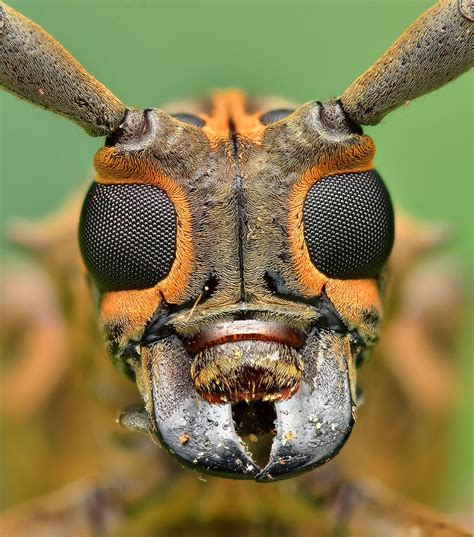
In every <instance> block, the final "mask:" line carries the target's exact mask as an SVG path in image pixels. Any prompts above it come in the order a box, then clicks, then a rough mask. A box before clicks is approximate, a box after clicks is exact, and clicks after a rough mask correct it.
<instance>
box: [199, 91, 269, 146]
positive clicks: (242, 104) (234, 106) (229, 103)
mask: <svg viewBox="0 0 474 537" xmlns="http://www.w3.org/2000/svg"><path fill="white" fill-rule="evenodd" d="M212 103H213V109H212V113H211V115H210V116H207V117H205V118H204V119H205V121H206V125H205V127H203V131H204V132H205V134H206V136H207V137H208V138H209V140H210V141H211V143H212V144H215V143H216V142H217V141H218V140H220V139H223V138H226V139H228V138H229V136H230V134H231V133H230V128H231V126H233V128H234V129H235V132H236V133H238V134H239V135H241V136H245V138H249V139H250V140H252V141H254V142H255V143H258V142H260V140H261V139H262V136H263V131H264V130H265V127H264V125H262V124H261V123H260V120H259V118H260V115H261V113H260V112H256V113H254V114H249V113H248V112H247V111H246V105H247V98H246V95H245V93H243V92H242V91H238V90H228V91H218V92H215V93H214V95H213V100H212Z"/></svg>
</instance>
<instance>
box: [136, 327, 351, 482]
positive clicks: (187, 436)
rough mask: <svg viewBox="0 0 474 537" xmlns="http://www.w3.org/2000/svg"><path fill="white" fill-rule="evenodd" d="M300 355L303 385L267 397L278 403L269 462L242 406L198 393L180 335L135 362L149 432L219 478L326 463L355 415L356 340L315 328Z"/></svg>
mask: <svg viewBox="0 0 474 537" xmlns="http://www.w3.org/2000/svg"><path fill="white" fill-rule="evenodd" d="M246 343H247V344H248V343H252V344H254V345H255V346H256V347H258V345H259V344H260V343H261V342H259V341H252V342H248V341H247V342H246ZM239 344H242V342H239V343H237V344H236V345H239ZM298 354H299V355H300V356H301V359H302V361H303V362H304V370H303V371H302V373H301V380H300V381H299V382H298V385H297V389H295V390H294V391H293V393H291V394H288V395H290V396H289V397H286V398H285V397H280V398H275V399H279V400H276V401H272V402H267V403H265V404H266V405H274V413H275V415H276V420H275V423H274V424H271V425H272V427H271V428H272V429H273V428H275V429H276V436H275V438H274V439H273V444H272V448H271V452H270V457H269V461H268V463H267V465H266V466H265V467H264V468H260V467H259V466H258V465H257V464H256V463H255V462H254V461H253V460H252V457H251V455H250V454H249V453H248V452H247V449H246V446H245V444H244V443H243V441H242V440H241V439H240V437H239V436H238V434H237V433H238V431H237V430H236V428H237V426H236V424H235V423H234V420H235V419H236V415H235V413H234V415H233V409H235V407H236V405H234V404H232V403H231V402H227V403H220V404H212V403H210V402H209V401H207V400H205V399H204V398H202V397H201V396H200V395H199V394H198V392H197V391H196V386H195V385H194V382H193V379H192V376H191V373H190V370H191V366H192V362H193V357H192V356H191V355H190V354H189V353H188V352H187V351H186V349H185V347H184V345H183V344H182V342H181V341H180V340H179V339H178V338H177V337H176V336H172V337H170V338H167V339H165V340H162V341H159V342H157V343H155V344H153V345H151V346H149V347H145V348H143V349H142V359H141V362H140V364H138V363H137V365H136V367H135V373H136V381H137V385H138V387H139V390H140V392H141V394H142V397H143V400H144V402H145V407H146V410H147V413H148V416H149V419H150V427H151V430H150V432H151V433H152V435H153V436H154V437H155V438H156V439H158V441H159V442H160V444H161V445H163V446H164V447H165V448H166V449H168V451H170V452H171V454H173V455H174V456H175V457H176V458H178V460H180V462H182V463H183V464H184V465H186V466H188V467H191V468H193V469H195V470H196V471H199V472H203V473H209V474H214V475H218V476H221V477H227V478H232V479H256V480H257V481H261V482H267V481H272V480H277V479H285V478H290V477H293V476H294V475H297V474H299V473H302V472H305V471H308V470H311V469H313V468H315V467H317V466H320V465H322V464H324V463H325V462H327V461H328V460H329V459H330V458H332V457H333V456H334V455H335V454H336V453H337V452H338V451H339V450H340V449H341V447H342V446H343V444H344V443H345V441H346V439H347V437H348V436H349V434H350V432H351V429H352V425H353V421H354V412H355V402H354V401H353V397H352V392H353V390H351V384H352V383H353V382H355V379H354V378H353V368H352V366H351V360H352V358H351V356H350V345H349V342H348V338H347V336H343V335H338V334H334V333H332V332H329V331H315V332H313V333H311V334H310V335H309V336H308V339H307V341H306V343H305V345H304V346H303V347H302V348H301V349H300V350H299V351H298ZM243 399H245V397H244V398H243ZM242 404H243V405H245V406H246V403H239V405H240V406H239V411H240V412H242ZM248 410H249V412H250V411H251V406H250V405H249V406H248ZM244 413H245V410H244ZM237 421H240V420H237ZM267 425H268V423H267ZM252 426H254V424H252ZM248 432H249V431H248ZM253 432H255V433H257V434H258V433H259V431H257V430H254V431H253ZM260 432H262V431H260Z"/></svg>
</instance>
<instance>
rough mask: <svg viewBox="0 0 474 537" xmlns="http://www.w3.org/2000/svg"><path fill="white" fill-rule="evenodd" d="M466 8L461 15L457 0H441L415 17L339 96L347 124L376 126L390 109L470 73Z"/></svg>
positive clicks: (472, 55) (472, 46)
mask: <svg viewBox="0 0 474 537" xmlns="http://www.w3.org/2000/svg"><path fill="white" fill-rule="evenodd" d="M464 4H465V2H464V3H463V2H461V3H460V5H461V6H464ZM468 9H469V8H468V7H465V9H463V10H462V13H461V9H460V8H459V7H458V0H441V1H440V2H438V3H437V4H436V5H435V6H433V7H432V8H431V9H429V10H428V11H427V12H426V13H424V14H423V15H421V17H419V18H418V19H417V20H416V21H415V22H414V23H413V24H412V25H411V26H410V27H409V28H408V29H407V30H406V32H405V33H404V34H403V35H402V36H401V37H400V38H399V39H398V40H397V41H396V42H395V43H394V44H393V45H392V46H391V47H390V48H389V49H388V50H387V52H386V53H385V54H384V55H383V56H382V57H381V58H380V59H379V60H378V61H377V62H376V63H375V64H374V65H373V66H372V67H370V69H368V70H367V71H366V72H365V73H364V74H363V75H362V76H360V77H359V78H358V79H357V80H356V81H355V82H354V83H353V84H352V85H351V86H350V87H349V88H348V89H347V90H346V91H345V92H344V94H343V95H342V98H341V102H342V106H343V108H344V110H345V111H346V113H347V114H348V115H349V117H350V118H351V119H352V121H355V122H356V123H358V124H360V125H377V123H379V122H380V120H381V119H382V118H383V117H384V116H385V115H386V114H388V113H389V112H391V111H392V110H394V109H395V108H398V107H399V106H401V105H402V104H404V103H406V102H407V101H409V100H411V99H415V98H416V97H419V96H420V95H424V94H425V93H428V92H430V91H433V90H435V89H437V88H439V87H440V86H443V85H444V84H447V83H448V82H450V81H451V80H453V79H454V78H456V77H458V76H459V75H461V74H462V73H464V72H465V71H467V70H468V69H470V67H472V65H473V63H474V42H473V39H472V14H471V19H469V18H468V16H467V11H466V10H468ZM470 9H471V11H472V7H471V8H470Z"/></svg>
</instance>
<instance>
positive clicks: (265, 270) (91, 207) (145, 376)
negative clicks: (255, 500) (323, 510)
mask: <svg viewBox="0 0 474 537" xmlns="http://www.w3.org/2000/svg"><path fill="white" fill-rule="evenodd" d="M473 18H474V17H473V12H472V5H471V2H469V1H465V0H440V1H439V2H438V3H437V4H435V5H434V6H433V7H432V8H431V9H429V10H428V11H427V12H426V13H425V14H423V15H422V16H421V17H420V18H419V19H417V20H416V21H415V22H414V23H413V24H412V25H411V26H410V27H409V28H408V30H406V32H405V33H404V34H403V35H402V36H401V37H400V38H399V39H398V40H397V41H396V42H395V43H394V44H393V45H392V47H390V48H389V50H388V51H387V52H386V53H385V54H384V55H383V56H382V57H381V58H380V59H379V60H378V61H377V62H376V63H375V64H374V65H373V66H372V67H371V68H370V69H368V71H366V72H365V73H364V74H363V75H362V76H361V77H359V78H358V79H357V80H356V81H355V82H354V83H353V84H352V85H351V86H350V87H349V88H348V89H347V90H346V91H345V92H344V93H343V94H342V96H341V97H340V98H334V99H329V100H327V101H325V102H319V101H313V102H309V103H307V104H305V105H303V106H301V107H300V108H297V109H270V108H268V107H267V108H265V107H263V109H258V110H257V109H256V107H255V101H254V100H253V99H252V98H251V97H248V96H246V95H244V94H243V93H240V92H236V91H230V92H229V91H228V92H219V93H216V94H215V95H214V96H213V97H212V98H211V99H210V100H205V101H202V102H198V103H196V105H195V106H194V108H193V111H192V113H190V111H189V110H188V111H187V110H183V111H181V112H180V113H177V114H168V113H165V112H164V111H162V110H159V109H131V108H127V107H125V106H124V105H123V104H122V103H121V102H120V101H119V99H117V97H115V96H114V95H113V94H112V93H111V92H110V91H109V90H108V89H107V88H105V87H104V86H103V85H102V84H100V83H99V82H98V81H97V80H95V79H94V78H93V77H92V76H90V75H89V74H88V73H87V72H86V71H85V70H84V68H83V67H82V66H81V65H79V63H78V62H77V61H76V60H75V59H74V58H72V57H71V56H70V55H69V54H68V53H67V52H66V51H65V50H64V49H63V48H62V47H61V46H60V45H59V44H58V43H57V42H56V41H54V39H53V38H52V37H51V36H49V35H48V34H47V33H46V32H44V31H43V30H42V29H41V28H40V27H39V26H37V25H36V24H34V23H33V22H31V21H30V20H28V19H27V18H25V17H24V16H22V15H21V14H19V13H17V12H16V11H15V10H14V9H12V8H10V7H8V6H7V5H5V4H3V3H1V4H0V28H1V37H0V39H1V45H0V47H1V57H0V64H1V67H0V68H1V73H0V79H1V84H2V86H3V87H4V88H5V89H7V90H8V91H11V92H13V93H15V94H16V95H18V96H19V97H22V98H24V99H26V100H28V101H30V102H32V103H34V104H37V105H39V106H42V107H44V108H46V109H48V110H52V111H53V112H56V113H58V114H61V115H63V116H65V117H67V118H69V119H71V120H72V121H74V122H76V123H78V124H79V125H80V126H81V127H83V128H84V130H85V131H86V132H87V133H88V134H89V135H91V136H105V137H106V141H105V146H104V147H103V148H102V149H100V150H99V151H98V152H97V154H96V155H95V158H94V166H95V170H96V177H95V180H94V182H93V184H92V185H91V187H90V189H89V191H88V193H87V195H86V198H85V200H84V204H83V208H82V213H81V220H80V224H79V242H80V248H81V253H82V258H83V262H84V267H85V269H86V272H87V275H88V276H87V277H88V279H89V281H90V286H91V289H92V292H93V296H94V299H95V300H96V303H97V308H98V311H99V318H100V323H101V327H102V330H103V332H104V334H105V337H106V340H107V342H108V346H109V349H110V353H111V355H112V357H113V360H114V363H115V364H116V365H117V367H118V368H119V369H120V370H122V371H123V372H125V373H126V374H127V375H129V376H130V377H131V378H132V379H134V380H135V382H136V384H137V386H138V389H139V391H140V393H141V396H142V398H143V401H144V410H143V411H140V412H137V411H135V412H125V413H123V414H122V416H121V423H122V424H123V425H124V426H126V427H129V428H132V429H136V430H141V431H149V432H150V433H151V435H152V436H153V437H155V438H157V439H158V440H159V442H160V443H161V444H162V445H163V446H165V447H166V448H167V449H168V450H169V451H170V452H171V453H172V454H173V455H174V456H175V457H176V458H178V459H179V460H180V461H181V462H182V463H184V464H186V465H188V466H190V467H191V468H194V469H197V470H199V471H202V472H207V473H211V474H216V475H220V476H223V477H230V478H236V479H240V478H241V479H255V480H257V481H262V482H265V481H269V480H275V479H284V478H288V477H292V476H294V475H296V474H299V473H301V472H304V471H307V470H309V469H312V468H314V467H317V466H319V465H321V464H323V463H325V462H327V461H328V460H329V459H331V458H332V457H333V456H334V455H335V454H336V453H337V452H338V451H339V450H340V449H341V447H342V446H343V444H344V442H345V441H346V439H347V438H348V436H349V434H350V432H351V429H352V427H353V423H354V418H355V413H356V407H357V404H356V362H357V361H358V360H359V358H360V357H362V355H363V353H365V352H366V350H367V349H368V348H370V347H371V346H372V345H373V344H374V343H375V342H376V340H377V338H378V332H379V324H380V320H381V315H382V305H381V287H382V283H383V280H384V269H385V266H386V263H387V260H388V258H389V255H390V251H391V248H392V244H393V240H394V214H393V208H392V204H391V200H390V196H389V194H388V191H387V189H386V187H385V185H384V183H383V181H382V178H381V177H380V175H379V174H378V172H377V171H376V170H375V169H374V165H373V156H374V143H373V141H372V139H371V138H370V137H368V136H367V135H365V134H363V131H362V129H361V125H376V124H377V123H379V122H380V120H381V119H382V118H383V117H384V116H385V115H386V114H388V113H389V112H391V111H392V110H394V109H395V108H397V107H399V106H400V105H402V104H403V103H405V102H406V101H408V100H411V99H414V98H416V97H418V96H420V95H423V94H425V93H427V92H429V91H432V90H434V89H436V88H438V87H440V86H442V85H444V84H446V83H447V82H449V81H450V80H452V79H453V78H455V77H457V76H459V75H460V74H462V73H463V72H465V71H467V70H468V69H469V68H470V67H471V66H472V64H473V61H474V47H473V43H472V21H473ZM273 428H275V429H276V436H275V438H274V440H273V444H272V448H271V452H270V456H269V461H268V463H267V464H266V466H264V467H263V468H260V467H259V466H258V465H257V464H256V463H255V462H254V461H253V460H252V457H251V455H250V454H249V453H248V452H247V451H246V449H245V446H244V444H243V443H242V441H241V440H240V438H239V436H238V433H243V432H247V433H248V432H251V433H262V432H268V431H270V430H272V429H273Z"/></svg>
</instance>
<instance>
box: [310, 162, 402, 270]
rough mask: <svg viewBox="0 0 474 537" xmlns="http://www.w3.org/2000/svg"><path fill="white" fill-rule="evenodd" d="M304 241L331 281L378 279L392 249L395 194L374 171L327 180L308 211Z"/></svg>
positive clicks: (314, 193) (312, 195) (319, 185)
mask: <svg viewBox="0 0 474 537" xmlns="http://www.w3.org/2000/svg"><path fill="white" fill-rule="evenodd" d="M303 226H304V238H305V241H306V245H307V247H308V251H309V256H310V258H311V261H312V263H313V264H314V265H315V267H316V268H317V269H318V270H319V271H320V272H322V273H323V274H325V275H326V276H328V277H330V278H338V279H349V278H350V279H360V278H371V277H375V276H377V275H378V274H379V273H380V271H381V269H382V267H383V265H384V264H385V263H386V261H387V259H388V257H389V255H390V252H391V250H392V246H393V240H394V216H393V207H392V202H391V200H390V195H389V193H388V191H387V189H386V187H385V185H384V183H383V181H382V178H381V177H380V175H379V174H378V173H377V172H376V171H375V170H370V171H367V172H361V173H341V174H339V175H333V176H330V177H324V178H322V179H320V180H319V181H317V182H316V183H315V184H314V185H313V186H312V187H311V189H310V190H309V192H308V195H307V197H306V200H305V202H304V207H303Z"/></svg>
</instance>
